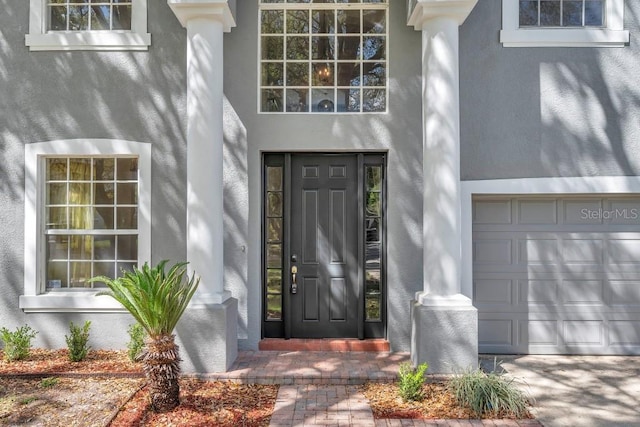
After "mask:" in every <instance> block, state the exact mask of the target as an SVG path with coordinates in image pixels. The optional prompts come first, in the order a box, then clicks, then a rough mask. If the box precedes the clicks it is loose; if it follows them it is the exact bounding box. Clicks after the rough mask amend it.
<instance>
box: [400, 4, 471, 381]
mask: <svg viewBox="0 0 640 427" xmlns="http://www.w3.org/2000/svg"><path fill="white" fill-rule="evenodd" d="M476 1H477V0H415V3H414V4H415V6H414V8H413V9H412V10H411V11H410V12H411V14H410V17H409V24H410V25H413V26H414V27H415V28H416V30H419V31H421V32H422V114H423V126H424V128H423V141H422V146H423V173H424V188H423V243H424V258H423V262H424V265H423V277H424V278H423V290H422V292H418V293H417V294H416V298H415V301H412V306H411V361H412V362H413V363H414V364H418V363H422V362H427V363H428V364H429V371H430V372H433V373H451V372H459V371H462V370H464V369H468V368H475V367H476V366H477V364H478V313H477V310H476V309H475V308H474V307H473V305H472V302H471V299H470V298H469V297H467V296H465V295H463V294H462V293H461V270H462V262H461V260H462V253H461V249H462V241H461V192H460V187H461V186H460V86H459V67H460V65H459V64H460V62H459V57H458V28H459V26H460V24H462V22H463V21H464V20H465V19H466V17H467V16H468V15H469V13H470V12H471V9H473V6H474V5H475V3H476ZM411 4H413V3H410V5H411Z"/></svg>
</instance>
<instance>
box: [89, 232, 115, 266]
mask: <svg viewBox="0 0 640 427" xmlns="http://www.w3.org/2000/svg"><path fill="white" fill-rule="evenodd" d="M93 246H94V251H95V255H94V258H95V259H99V260H114V261H115V259H116V236H95V238H94V239H93Z"/></svg>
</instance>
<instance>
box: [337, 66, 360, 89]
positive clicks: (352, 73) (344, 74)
mask: <svg viewBox="0 0 640 427" xmlns="http://www.w3.org/2000/svg"><path fill="white" fill-rule="evenodd" d="M337 74H338V75H337V78H338V82H337V83H338V86H360V64H359V63H358V62H340V63H338V73H337Z"/></svg>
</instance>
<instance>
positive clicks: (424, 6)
mask: <svg viewBox="0 0 640 427" xmlns="http://www.w3.org/2000/svg"><path fill="white" fill-rule="evenodd" d="M477 2H478V0H408V1H407V7H408V9H409V10H408V19H407V25H412V26H413V27H414V28H415V29H416V30H417V31H422V29H423V27H424V24H425V23H426V22H428V21H430V20H432V19H437V18H448V19H453V20H454V21H456V22H457V23H458V25H462V23H463V22H464V21H465V19H467V16H469V14H470V13H471V10H473V8H474V6H475V5H476V3H477Z"/></svg>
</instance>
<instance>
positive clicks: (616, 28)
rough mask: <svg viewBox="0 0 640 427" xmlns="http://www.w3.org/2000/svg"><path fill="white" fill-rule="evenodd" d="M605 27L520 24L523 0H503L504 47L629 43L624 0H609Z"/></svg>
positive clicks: (610, 45)
mask: <svg viewBox="0 0 640 427" xmlns="http://www.w3.org/2000/svg"><path fill="white" fill-rule="evenodd" d="M606 5H607V10H606V12H605V22H606V26H605V27H604V28H533V27H528V28H519V21H520V17H519V10H520V9H519V2H517V1H515V0H502V31H500V42H501V43H502V45H503V46H504V47H623V46H625V45H626V44H628V43H629V39H630V38H629V31H627V30H625V29H624V0H607V3H606Z"/></svg>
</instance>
